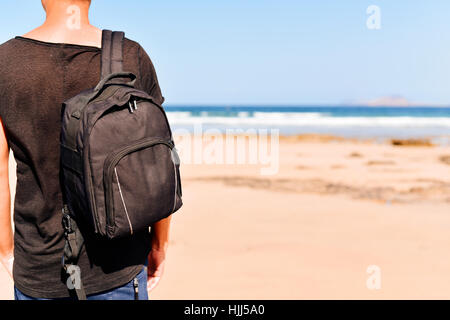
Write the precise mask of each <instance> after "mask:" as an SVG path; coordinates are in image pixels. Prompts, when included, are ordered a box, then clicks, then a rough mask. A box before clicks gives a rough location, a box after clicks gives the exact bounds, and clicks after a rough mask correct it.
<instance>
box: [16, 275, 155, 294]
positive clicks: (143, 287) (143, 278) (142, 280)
mask: <svg viewBox="0 0 450 320" xmlns="http://www.w3.org/2000/svg"><path fill="white" fill-rule="evenodd" d="M136 279H137V280H138V283H139V287H138V288H139V300H148V293H147V268H143V269H142V271H141V272H140V273H139V274H138V275H137V276H136ZM133 281H134V279H133V280H131V281H130V282H128V283H127V284H125V285H123V286H121V287H119V288H115V289H112V290H110V291H106V292H101V293H97V294H93V295H89V296H87V299H88V300H134V286H133ZM14 299H15V300H72V298H61V299H44V298H33V297H29V296H27V295H25V294H23V293H22V292H21V291H20V290H19V289H17V288H16V287H14Z"/></svg>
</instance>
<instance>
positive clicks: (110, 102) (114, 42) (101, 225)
mask: <svg viewBox="0 0 450 320" xmlns="http://www.w3.org/2000/svg"><path fill="white" fill-rule="evenodd" d="M123 39H124V33H123V32H111V31H109V30H104V31H103V35H102V67H101V81H100V83H99V84H98V85H97V86H96V87H95V88H93V89H90V90H87V91H84V92H82V93H80V94H78V95H77V96H75V97H73V98H71V99H69V100H67V101H66V102H64V104H63V112H62V131H61V183H62V190H63V198H64V201H65V205H64V208H63V226H64V230H65V235H66V239H67V241H66V248H65V254H64V262H63V265H64V267H65V269H66V271H67V266H69V265H76V261H77V259H78V255H79V252H80V250H81V246H82V244H83V240H82V234H81V232H80V231H79V230H78V228H77V224H78V225H79V224H83V225H87V226H88V231H89V232H93V233H95V234H97V235H99V236H100V237H104V238H107V239H115V238H121V237H126V236H131V235H133V234H134V233H136V232H139V231H143V230H148V229H149V227H150V226H151V225H152V224H153V223H155V222H157V221H159V220H161V219H163V218H166V217H168V216H170V215H171V214H173V213H174V212H176V211H177V210H178V209H179V208H180V207H181V206H182V199H181V195H182V191H181V181H180V172H179V166H180V161H179V158H178V155H177V152H176V149H175V146H174V141H173V137H172V132H171V130H170V126H169V123H168V121H167V116H166V114H165V112H164V109H163V108H162V107H161V106H160V105H158V104H157V103H155V101H154V100H153V98H152V97H151V96H149V95H148V94H147V93H145V92H143V91H140V90H138V89H136V88H135V87H134V83H135V81H136V76H135V75H133V74H132V73H128V72H123V70H122V68H123V52H122V51H123V50H122V47H123ZM77 293H78V291H77ZM79 298H80V296H79ZM81 298H83V296H82V297H81Z"/></svg>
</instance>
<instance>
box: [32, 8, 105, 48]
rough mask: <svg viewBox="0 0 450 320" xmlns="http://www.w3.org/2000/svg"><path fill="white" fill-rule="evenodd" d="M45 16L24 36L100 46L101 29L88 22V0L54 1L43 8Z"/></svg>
mask: <svg viewBox="0 0 450 320" xmlns="http://www.w3.org/2000/svg"><path fill="white" fill-rule="evenodd" d="M45 9H46V13H47V18H46V20H45V22H44V24H42V25H41V26H40V27H38V28H36V29H34V30H32V31H30V32H28V33H27V34H25V35H24V36H25V37H28V38H33V39H36V40H41V41H46V42H56V43H73V44H79V45H87V46H95V47H101V30H100V29H97V28H95V27H94V26H92V25H91V24H90V23H89V2H88V1H65V0H62V1H55V2H53V5H52V6H51V7H48V8H45Z"/></svg>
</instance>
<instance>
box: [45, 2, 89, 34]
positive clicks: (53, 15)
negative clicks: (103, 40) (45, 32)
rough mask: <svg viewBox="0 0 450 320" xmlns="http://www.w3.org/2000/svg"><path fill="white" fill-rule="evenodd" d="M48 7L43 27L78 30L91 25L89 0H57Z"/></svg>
mask: <svg viewBox="0 0 450 320" xmlns="http://www.w3.org/2000/svg"><path fill="white" fill-rule="evenodd" d="M45 9H46V14H47V17H46V19H45V22H44V24H43V27H52V28H54V27H57V28H58V29H60V28H63V27H65V28H67V29H69V30H71V31H76V30H77V29H80V28H85V27H87V26H90V24H89V3H88V1H64V0H63V1H55V2H53V3H52V5H51V6H50V7H48V8H45Z"/></svg>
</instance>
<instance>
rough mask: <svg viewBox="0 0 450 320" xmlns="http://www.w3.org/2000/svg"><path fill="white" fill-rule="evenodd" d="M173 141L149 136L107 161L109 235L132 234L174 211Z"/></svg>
mask: <svg viewBox="0 0 450 320" xmlns="http://www.w3.org/2000/svg"><path fill="white" fill-rule="evenodd" d="M173 147H174V146H173V143H172V142H170V141H166V140H157V139H154V138H148V139H143V140H139V141H136V142H135V143H133V144H131V145H128V146H126V147H123V148H121V149H119V150H116V151H114V152H113V153H111V154H110V155H109V156H108V157H107V158H106V159H105V162H104V169H103V183H104V192H105V209H106V212H105V214H106V228H107V230H106V234H107V236H108V237H109V238H117V237H122V236H126V235H133V234H134V233H136V232H139V231H142V230H144V229H146V228H147V229H148V227H149V226H151V225H152V224H153V223H154V222H156V221H159V220H161V219H163V218H165V217H167V216H169V215H170V214H172V213H173V211H174V207H175V203H176V195H177V184H178V183H179V182H178V181H179V178H178V172H177V170H176V169H177V168H176V166H175V164H174V161H173V157H172V149H173Z"/></svg>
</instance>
